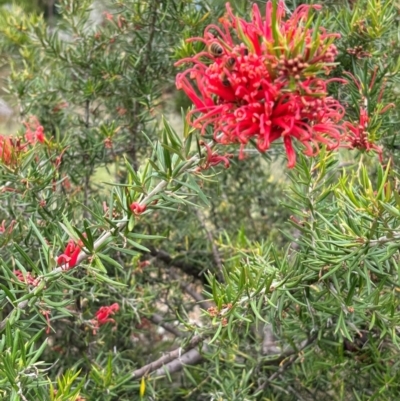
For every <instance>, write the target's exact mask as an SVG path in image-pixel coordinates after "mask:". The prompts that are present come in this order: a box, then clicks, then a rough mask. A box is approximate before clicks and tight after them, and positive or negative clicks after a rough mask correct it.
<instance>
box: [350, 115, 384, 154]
mask: <svg viewBox="0 0 400 401" xmlns="http://www.w3.org/2000/svg"><path fill="white" fill-rule="evenodd" d="M368 123H369V117H368V112H367V110H366V109H364V108H362V109H360V119H359V122H358V124H352V123H350V122H347V121H346V122H345V123H344V126H345V127H346V128H347V131H346V134H345V145H344V147H346V148H349V149H358V150H361V151H365V152H370V151H375V152H376V153H377V154H378V155H379V158H380V159H381V158H382V148H381V147H380V146H378V145H376V144H375V143H374V142H372V141H370V140H369V139H368Z"/></svg>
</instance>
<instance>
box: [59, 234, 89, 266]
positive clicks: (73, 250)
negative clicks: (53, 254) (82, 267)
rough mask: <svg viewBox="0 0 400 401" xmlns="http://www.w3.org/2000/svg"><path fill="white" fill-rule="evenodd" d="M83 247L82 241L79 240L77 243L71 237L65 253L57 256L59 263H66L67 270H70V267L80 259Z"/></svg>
mask: <svg viewBox="0 0 400 401" xmlns="http://www.w3.org/2000/svg"><path fill="white" fill-rule="evenodd" d="M82 247H83V243H82V241H78V242H77V243H76V242H75V241H74V240H73V239H71V240H70V241H69V242H68V244H67V247H66V248H65V251H64V253H63V254H61V255H60V256H59V257H58V258H57V264H58V265H59V266H61V265H66V266H67V268H66V270H69V269H72V268H73V267H75V265H76V262H77V260H78V256H79V253H80V252H81V249H82Z"/></svg>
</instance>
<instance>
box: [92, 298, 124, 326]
mask: <svg viewBox="0 0 400 401" xmlns="http://www.w3.org/2000/svg"><path fill="white" fill-rule="evenodd" d="M118 311H119V305H118V304H117V303H114V304H112V305H110V306H102V307H101V308H100V309H99V310H98V311H97V312H96V320H97V326H101V325H103V324H106V323H108V322H110V323H115V320H114V319H112V318H110V317H109V316H110V315H113V314H114V313H115V312H118Z"/></svg>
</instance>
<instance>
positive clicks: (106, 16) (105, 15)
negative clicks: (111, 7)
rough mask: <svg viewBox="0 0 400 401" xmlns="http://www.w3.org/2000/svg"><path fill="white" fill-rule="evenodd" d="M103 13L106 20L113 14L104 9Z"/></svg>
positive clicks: (109, 19)
mask: <svg viewBox="0 0 400 401" xmlns="http://www.w3.org/2000/svg"><path fill="white" fill-rule="evenodd" d="M103 15H104V17H105V18H106V19H107V20H108V21H112V20H113V19H114V16H113V15H112V14H111V13H109V12H108V11H104V12H103Z"/></svg>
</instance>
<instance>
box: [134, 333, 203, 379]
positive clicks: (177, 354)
mask: <svg viewBox="0 0 400 401" xmlns="http://www.w3.org/2000/svg"><path fill="white" fill-rule="evenodd" d="M203 340H204V338H203V336H201V335H197V336H194V337H193V338H192V339H191V340H190V341H189V343H188V344H187V345H186V346H185V347H179V348H177V349H176V350H174V351H171V352H168V354H166V355H163V356H162V357H161V358H159V359H157V360H156V361H153V362H151V363H149V364H147V365H145V366H142V367H141V368H140V369H136V370H135V371H134V372H133V373H132V377H133V378H134V379H140V378H142V377H143V376H145V375H148V374H150V373H152V372H154V371H156V370H158V369H160V368H161V367H162V366H165V365H167V364H169V363H170V362H172V361H174V360H175V359H181V358H182V356H183V355H182V354H185V353H186V352H187V351H189V350H192V349H193V348H195V347H196V346H197V345H198V344H200V343H201V342H202V341H203ZM193 357H194V355H192V358H193ZM186 359H188V358H186ZM196 360H197V359H196Z"/></svg>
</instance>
